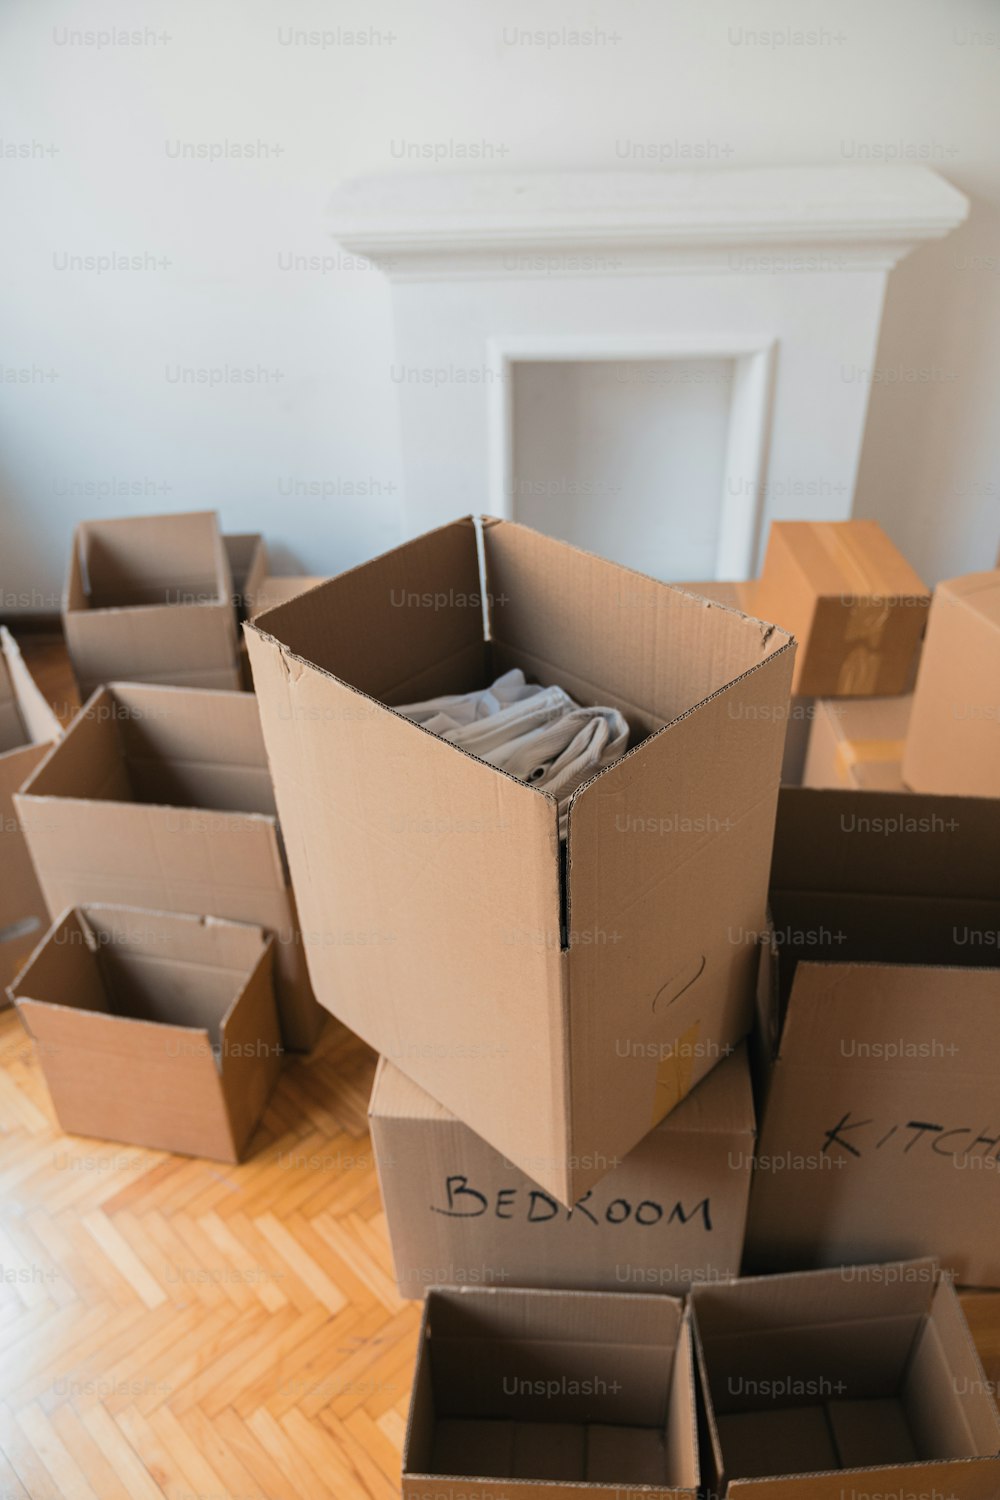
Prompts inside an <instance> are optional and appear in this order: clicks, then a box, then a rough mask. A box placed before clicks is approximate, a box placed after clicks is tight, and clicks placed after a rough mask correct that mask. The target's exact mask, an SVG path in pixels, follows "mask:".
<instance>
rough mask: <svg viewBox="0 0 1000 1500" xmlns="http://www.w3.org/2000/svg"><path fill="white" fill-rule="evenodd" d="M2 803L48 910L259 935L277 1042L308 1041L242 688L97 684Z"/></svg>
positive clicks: (280, 866) (284, 891)
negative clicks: (96, 911) (169, 920)
mask: <svg viewBox="0 0 1000 1500" xmlns="http://www.w3.org/2000/svg"><path fill="white" fill-rule="evenodd" d="M15 802H16V806H17V811H18V816H19V817H20V819H21V825H22V827H23V828H24V836H25V838H26V840H27V843H28V847H29V849H30V851H31V858H32V860H33V862H34V866H35V870H36V872H37V875H38V880H39V883H40V885H41V887H42V891H43V893H44V895H45V901H46V904H47V906H48V909H49V912H50V914H51V915H52V916H53V917H55V916H57V915H58V914H59V913H60V912H62V911H65V909H66V907H68V906H80V905H85V904H87V903H89V902H95V901H98V902H112V903H120V904H122V905H126V904H129V903H135V902H138V903H139V904H141V905H142V906H147V907H152V908H154V909H156V910H159V911H176V912H194V913H196V914H197V915H200V916H215V917H227V918H229V919H230V920H232V921H237V922H255V923H257V924H259V925H260V926H261V927H263V928H265V929H266V931H268V932H269V933H271V934H273V936H274V938H275V959H274V968H275V988H276V991H277V996H278V1011H279V1016H280V1019H281V1031H282V1037H283V1039H284V1043H285V1046H286V1047H288V1048H289V1049H290V1050H291V1051H308V1050H309V1048H310V1047H311V1046H312V1044H313V1042H314V1041H315V1040H316V1037H317V1036H318V1035H319V1032H320V1029H321V1028H322V1025H323V1020H324V1013H323V1011H322V1010H321V1008H320V1007H319V1005H317V1003H316V1000H315V998H314V996H313V993H312V990H311V988H310V985H309V978H308V974H307V972H306V966H305V956H304V953H303V945H302V936H301V932H300V930H299V925H298V917H297V913H296V908H295V896H294V893H293V891H292V886H291V882H290V880H289V876H288V871H287V868H286V866H285V859H284V852H283V849H282V844H281V835H280V831H279V828H278V820H277V817H276V815H275V810H274V792H273V790H272V787H271V777H270V773H269V771H268V767H267V755H266V754H265V751H264V742H263V740H262V738H261V733H260V720H259V718H258V714H257V704H256V702H255V701H254V698H253V696H252V695H251V694H249V693H239V692H211V691H209V690H208V689H207V688H179V687H151V686H147V685H141V684H132V683H127V684H126V683H117V684H115V685H113V686H112V687H106V688H101V689H99V691H98V692H96V693H95V694H94V695H93V697H92V698H91V699H90V700H89V701H88V702H87V703H86V704H85V705H84V707H83V708H82V709H81V710H80V712H79V713H78V714H77V716H76V718H75V719H74V720H73V722H72V724H70V726H69V728H68V729H67V731H66V734H65V735H64V737H63V739H62V740H61V741H60V742H59V744H58V745H57V746H56V747H55V748H54V749H53V750H52V751H51V752H50V753H49V755H48V756H47V757H46V758H45V759H44V760H43V761H42V763H41V764H40V765H39V766H38V768H37V769H36V770H35V772H34V774H33V775H32V776H31V778H30V779H29V780H28V781H27V782H26V784H25V786H24V788H23V790H22V791H21V792H20V793H19V794H18V795H17V797H16V799H15Z"/></svg>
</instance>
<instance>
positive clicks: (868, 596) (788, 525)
mask: <svg viewBox="0 0 1000 1500" xmlns="http://www.w3.org/2000/svg"><path fill="white" fill-rule="evenodd" d="M929 604H930V592H929V590H928V589H927V587H926V585H925V584H923V583H922V582H921V580H920V579H919V578H918V577H917V575H916V573H915V572H914V571H913V569H912V568H911V567H910V565H909V563H908V562H907V561H906V559H905V558H904V557H902V556H901V554H900V553H899V552H897V550H896V548H895V547H894V546H893V545H892V543H891V542H890V540H889V538H888V537H887V536H886V534H885V532H884V531H883V530H882V528H881V527H880V526H879V525H878V524H877V523H876V522H875V521H775V522H773V523H772V526H771V533H770V537H769V538H768V545H767V554H766V556H765V558H764V568H763V571H762V573H761V576H760V579H759V581H758V583H757V590H756V595H755V599H754V612H755V613H756V614H758V615H762V616H763V618H764V619H767V620H774V621H775V622H776V623H777V624H779V625H781V627H782V628H783V629H784V630H789V631H791V632H792V634H793V635H794V636H795V638H796V640H797V641H798V647H799V649H798V654H797V656H796V659H795V676H794V678H793V680H792V692H793V693H796V694H803V695H805V696H807V697H815V698H842V697H854V696H866V697H870V696H872V695H878V694H891V693H903V692H906V690H907V688H908V687H909V686H910V674H911V671H912V667H913V661H914V656H915V653H916V650H917V647H918V645H919V643H920V637H921V635H922V633H923V629H924V625H925V623H926V619H927V607H928V605H929Z"/></svg>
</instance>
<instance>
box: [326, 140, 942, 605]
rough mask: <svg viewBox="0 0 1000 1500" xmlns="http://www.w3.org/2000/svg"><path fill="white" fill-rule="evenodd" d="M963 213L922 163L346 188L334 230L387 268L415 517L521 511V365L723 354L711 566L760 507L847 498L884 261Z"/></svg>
mask: <svg viewBox="0 0 1000 1500" xmlns="http://www.w3.org/2000/svg"><path fill="white" fill-rule="evenodd" d="M967 211H968V203H967V200H966V199H965V197H964V196H963V195H962V194H961V193H960V192H958V191H957V190H956V189H955V188H953V187H951V186H950V185H949V184H948V183H947V182H945V181H944V180H943V179H942V178H941V177H939V176H938V175H937V174H936V173H934V172H933V171H931V170H929V169H928V168H924V167H918V166H875V167H864V166H834V167H815V168H806V167H796V168H780V169H762V170H746V171H744V170H720V171H714V170H713V171H703V172H662V173H654V172H620V173H617V172H616V173H609V172H578V173H559V174H551V173H537V174H526V173H521V174H515V173H509V172H498V173H488V172H483V173H455V174H441V173H433V172H432V173H427V172H419V171H415V172H410V173H395V174H390V175H386V176H382V177H371V178H366V179H358V180H356V181H354V182H349V183H347V184H345V185H344V186H343V187H341V188H340V189H339V191H338V192H337V194H336V195H335V198H334V204H333V227H334V234H335V236H336V238H337V239H338V240H339V242H340V243H341V244H342V245H343V246H344V247H345V249H347V250H348V251H350V252H352V253H355V254H357V255H359V256H363V257H365V258H367V259H368V260H370V261H372V262H373V263H374V264H376V265H377V266H378V267H380V268H381V269H382V270H383V271H384V272H385V273H386V275H387V276H388V278H389V280H390V283H391V284H392V293H393V310H394V318H395V328H396V365H395V366H394V370H393V377H392V378H393V380H394V382H395V383H396V384H397V385H398V388H399V398H400V411H401V420H402V437H403V459H404V482H405V494H406V510H407V524H408V529H410V530H411V531H416V530H420V529H424V528H425V527H427V526H430V525H435V524H438V523H439V522H441V521H443V520H447V519H450V518H452V517H453V516H455V515H458V514H462V513H465V512H467V511H469V510H484V509H485V510H490V511H492V512H494V513H496V514H501V515H508V516H510V515H514V516H516V515H517V514H518V504H517V487H516V485H515V483H514V475H515V470H516V459H515V454H516V445H517V433H516V432H515V431H514V423H513V407H514V401H513V380H514V378H515V375H516V370H517V368H518V366H519V364H520V363H522V362H524V361H532V360H535V361H538V360H541V361H552V362H566V361H580V360H586V361H590V362H594V361H619V362H621V361H637V360H654V361H663V360H686V361H692V360H699V359H716V360H718V359H719V358H723V359H726V360H732V361H733V383H732V397H731V403H730V413H729V426H728V432H727V434H726V438H725V450H726V462H725V488H724V494H723V497H722V501H721V503H720V505H719V507H718V518H717V527H718V546H717V550H716V553H715V572H716V576H718V577H726V576H730V577H731V576H745V575H747V574H750V573H752V572H753V571H754V569H755V565H756V560H757V557H758V553H759V547H760V541H761V538H762V536H763V534H764V530H765V527H766V523H767V522H768V521H769V520H772V519H779V518H782V517H785V516H789V515H794V516H799V517H803V518H815V519H842V518H844V517H845V516H849V515H850V513H851V508H852V504H853V495H854V485H855V478H856V473H857V464H858V458H859V455H860V449H861V441H862V436H863V432H864V424H865V418H866V414H867V406H868V394H869V389H870V384H871V380H872V378H873V369H874V361H875V353H876V348H877V339H878V331H879V324H880V321H881V313H882V302H883V296H884V291H885V283H886V278H887V276H888V274H889V272H890V271H891V269H892V267H893V266H894V265H896V264H897V262H898V261H899V260H900V259H901V258H902V257H903V256H904V255H906V254H907V253H908V252H909V251H911V250H912V249H913V248H914V247H915V246H917V245H919V244H920V243H921V242H922V241H924V240H929V239H935V238H938V237H940V236H942V235H945V234H947V233H948V232H949V231H950V230H951V229H953V228H954V227H955V226H956V225H958V224H959V223H961V221H962V220H963V219H964V218H965V215H966V213H967ZM650 504H654V505H655V499H653V498H651V500H650Z"/></svg>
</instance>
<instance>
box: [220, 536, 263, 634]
mask: <svg viewBox="0 0 1000 1500" xmlns="http://www.w3.org/2000/svg"><path fill="white" fill-rule="evenodd" d="M222 542H223V546H224V547H225V549H226V561H227V562H228V564H229V576H230V579H231V580H232V585H233V604H234V606H235V608H236V618H237V619H238V620H247V619H249V618H250V611H251V609H252V607H253V601H254V599H256V597H257V595H258V593H259V592H260V589H261V587H262V585H263V583H264V580H265V578H266V577H267V547H266V545H265V542H264V538H263V536H262V535H261V534H260V532H259V531H237V532H226V533H224V535H223V538H222ZM241 644H242V642H241Z"/></svg>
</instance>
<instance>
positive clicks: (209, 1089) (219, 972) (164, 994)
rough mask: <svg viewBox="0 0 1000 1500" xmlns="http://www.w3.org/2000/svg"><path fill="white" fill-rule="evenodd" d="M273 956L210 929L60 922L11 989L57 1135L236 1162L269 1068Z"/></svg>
mask: <svg viewBox="0 0 1000 1500" xmlns="http://www.w3.org/2000/svg"><path fill="white" fill-rule="evenodd" d="M272 950H273V940H272V939H271V938H270V937H268V936H267V935H266V934H265V933H263V932H262V931H261V929H260V928H259V927H251V926H246V925H244V924H241V923H235V922H222V921H218V920H216V919H215V918H213V917H189V916H178V915H177V914H176V913H171V912H157V911H142V910H138V909H136V908H133V907H123V906H99V905H95V906H86V907H82V908H77V909H72V908H71V909H70V910H69V911H67V912H66V913H65V914H64V916H63V917H61V918H60V919H59V920H58V921H57V922H56V923H55V924H54V925H53V927H52V928H51V929H50V931H49V933H48V934H47V936H46V937H45V938H44V940H43V941H42V942H41V943H40V944H39V946H38V947H37V948H36V950H35V952H34V954H33V955H32V957H31V959H30V960H29V962H28V963H27V965H26V966H25V968H24V969H23V970H22V971H21V973H20V974H19V975H18V977H17V979H16V981H15V982H14V984H13V985H11V987H10V998H11V999H12V1000H13V1001H14V1002H15V1004H16V1005H17V1009H18V1013H19V1015H20V1017H21V1020H22V1021H23V1023H24V1026H25V1029H26V1030H27V1032H28V1034H29V1035H30V1036H31V1037H32V1038H33V1039H34V1042H35V1045H36V1048H37V1051H38V1060H39V1062H40V1064H41V1068H42V1072H43V1073H44V1074H45V1081H46V1083H47V1084H48V1086H49V1093H50V1094H51V1096H52V1103H53V1105H54V1107H55V1112H56V1116H57V1118H58V1120H59V1124H60V1126H61V1128H62V1129H63V1130H65V1131H68V1132H69V1133H70V1134H71V1135H88V1136H97V1137H100V1138H101V1139H104V1140H112V1141H123V1142H126V1143H128V1144H129V1145H134V1146H148V1147H152V1148H154V1149H156V1150H160V1151H177V1152H180V1153H182V1154H185V1155H189V1156H209V1157H214V1158H216V1159H217V1160H219V1161H231V1162H235V1161H239V1159H240V1157H241V1155H242V1154H243V1151H244V1149H245V1147H246V1144H247V1142H248V1141H249V1139H250V1136H251V1135H252V1134H253V1131H254V1129H255V1127H256V1125H257V1122H258V1120H259V1119H260V1116H261V1115H262V1114H263V1112H264V1109H265V1106H266V1105H267V1101H268V1098H269V1096H270V1093H271V1090H272V1088H273V1087H274V1084H275V1082H276V1081H277V1077H278V1073H279V1071H280V1068H281V1050H282V1049H281V1044H280V1040H279V1035H278V1017H277V1011H276V1009H275V1004H274V990H273V987H272V984H271V959H272Z"/></svg>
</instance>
